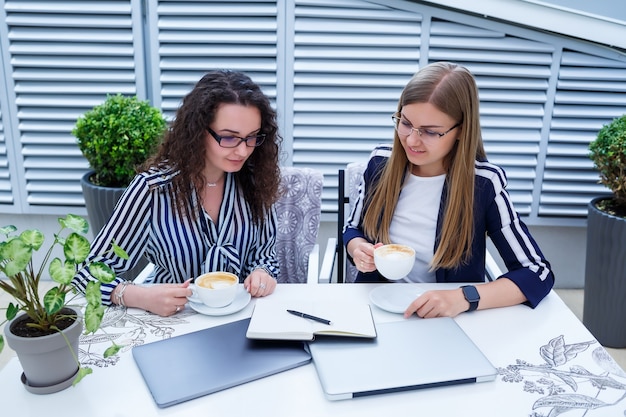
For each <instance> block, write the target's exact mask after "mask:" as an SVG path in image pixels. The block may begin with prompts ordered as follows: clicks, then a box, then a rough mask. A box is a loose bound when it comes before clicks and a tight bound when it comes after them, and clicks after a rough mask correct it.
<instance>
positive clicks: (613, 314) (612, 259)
mask: <svg viewBox="0 0 626 417" xmlns="http://www.w3.org/2000/svg"><path fill="white" fill-rule="evenodd" d="M605 198H607V197H599V198H596V199H594V200H592V201H591V202H590V203H589V206H588V217H587V259H586V265H585V298H584V304H583V324H584V325H585V326H586V327H587V328H588V329H589V331H590V332H591V333H592V334H593V335H594V336H595V338H596V339H598V341H599V342H600V343H601V344H602V345H603V346H608V347H612V348H623V347H626V219H623V218H621V217H615V216H612V215H610V214H607V213H604V212H602V211H600V210H598V209H597V208H596V206H595V203H596V202H598V201H600V200H602V199H605Z"/></svg>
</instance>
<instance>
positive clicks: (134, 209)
mask: <svg viewBox="0 0 626 417" xmlns="http://www.w3.org/2000/svg"><path fill="white" fill-rule="evenodd" d="M174 175H176V173H173V172H171V171H156V170H154V171H150V172H144V173H141V174H138V175H137V176H136V177H135V178H134V179H133V181H132V182H131V183H130V185H129V186H128V188H127V189H126V191H125V192H124V194H123V195H122V197H121V198H120V201H119V202H118V204H117V206H116V207H115V209H114V211H113V214H112V215H111V218H110V219H109V221H108V222H107V224H106V225H105V226H104V227H103V228H102V230H101V231H100V233H99V234H98V235H97V236H96V238H95V239H94V241H93V243H92V245H91V253H90V255H89V258H88V262H89V261H94V260H102V261H104V262H105V263H106V264H107V265H109V266H110V267H111V268H112V269H113V270H114V271H115V272H116V273H117V274H118V275H119V274H121V273H123V272H125V271H127V270H129V269H131V268H132V267H133V266H134V265H135V264H136V263H137V262H138V261H139V259H140V258H141V255H145V257H146V258H147V259H148V260H149V261H150V262H152V263H153V264H154V265H155V271H154V278H153V279H152V282H154V283H182V282H184V281H185V280H186V279H188V278H192V277H196V276H198V275H200V274H202V273H204V272H208V271H216V270H221V271H229V272H233V273H235V274H236V275H238V276H239V279H240V281H243V280H244V279H245V278H246V277H247V276H248V275H249V274H250V273H251V272H252V271H253V270H254V269H257V268H266V269H267V270H268V272H271V274H272V275H273V276H274V277H277V276H278V272H279V266H278V261H277V260H276V251H275V243H276V213H275V211H274V210H273V209H272V212H271V214H270V216H268V218H267V219H266V221H265V222H264V225H263V226H260V225H257V224H254V223H253V222H252V214H251V212H250V208H249V206H248V204H247V203H246V201H245V199H244V196H243V194H242V193H241V192H240V190H239V186H238V185H237V183H236V181H235V178H234V175H233V174H230V173H227V174H226V179H225V185H224V199H223V201H222V205H221V207H220V212H219V218H218V221H217V225H216V223H214V222H213V220H212V219H211V218H210V216H209V215H208V214H207V213H206V211H205V210H202V211H201V214H200V216H199V218H198V219H190V218H187V217H183V218H181V217H180V216H179V215H178V214H177V213H176V211H175V210H174V209H173V208H172V201H173V198H174V193H173V189H172V178H173V176H174ZM193 200H194V202H195V203H197V202H198V196H197V195H196V194H195V193H194V195H193ZM112 239H113V240H114V241H115V243H116V244H117V245H119V246H120V247H122V248H123V249H124V250H125V251H126V252H127V253H128V255H129V259H128V260H124V259H122V258H120V257H118V256H116V255H115V254H114V253H113V252H112V251H111V245H110V243H111V240H112ZM90 280H94V278H93V277H92V276H91V275H90V274H89V268H88V267H85V268H83V269H81V270H80V271H79V272H78V273H77V274H76V276H75V277H74V279H73V284H74V286H75V287H76V288H77V289H78V290H79V291H82V292H84V291H85V288H86V286H87V283H88V282H89V281H90ZM120 282H122V279H121V278H117V279H116V281H114V282H113V283H111V284H108V285H102V297H103V298H102V300H103V303H104V304H105V305H109V304H110V303H111V292H112V291H113V289H114V288H115V287H116V286H117V285H118V284H119V283H120Z"/></svg>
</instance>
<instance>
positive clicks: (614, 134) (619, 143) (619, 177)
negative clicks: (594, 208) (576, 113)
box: [589, 114, 626, 217]
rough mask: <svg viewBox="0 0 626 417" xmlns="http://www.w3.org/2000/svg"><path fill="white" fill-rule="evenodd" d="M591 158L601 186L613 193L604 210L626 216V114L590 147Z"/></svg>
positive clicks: (608, 127) (608, 125)
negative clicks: (598, 174)
mask: <svg viewBox="0 0 626 417" xmlns="http://www.w3.org/2000/svg"><path fill="white" fill-rule="evenodd" d="M589 150H590V154H589V157H590V158H591V160H592V161H593V163H594V165H595V167H596V168H597V169H598V171H599V172H600V183H602V184H604V185H605V186H606V187H608V188H609V189H610V190H611V191H612V192H613V199H609V200H604V201H603V204H604V207H601V206H599V207H598V208H600V209H601V210H604V211H607V212H609V213H611V214H614V215H618V216H622V217H624V216H626V114H625V115H623V116H621V117H619V118H616V119H614V120H613V121H612V122H611V123H609V124H606V125H604V126H603V127H602V129H600V131H599V132H598V136H597V137H596V139H595V140H594V141H593V142H591V144H590V145H589Z"/></svg>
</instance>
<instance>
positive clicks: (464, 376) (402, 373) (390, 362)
mask: <svg viewBox="0 0 626 417" xmlns="http://www.w3.org/2000/svg"><path fill="white" fill-rule="evenodd" d="M376 330H377V332H378V337H377V338H376V339H371V340H370V339H346V338H324V339H322V338H318V339H316V340H315V341H314V342H310V343H309V349H310V351H311V355H312V356H313V363H314V364H315V369H316V371H317V374H318V376H319V379H320V383H321V385H322V388H323V390H324V393H325V394H326V397H327V398H328V399H329V400H343V399H349V398H354V397H362V396H367V395H377V394H384V393H389V392H396V391H406V390H414V389H423V388H433V387H439V386H444V385H453V384H464V383H475V382H484V381H491V380H493V379H495V377H496V369H495V368H494V367H493V365H492V364H491V363H490V362H489V360H488V359H487V358H486V357H485V355H484V354H483V353H482V352H481V351H480V349H478V347H477V346H476V345H475V344H474V342H472V340H471V339H470V338H469V337H468V336H467V334H465V332H464V331H463V329H461V328H460V327H459V326H458V324H457V323H456V322H455V321H454V320H453V319H451V318H448V317H441V318H432V319H420V318H410V319H405V320H402V321H397V322H390V323H380V324H378V323H377V324H376Z"/></svg>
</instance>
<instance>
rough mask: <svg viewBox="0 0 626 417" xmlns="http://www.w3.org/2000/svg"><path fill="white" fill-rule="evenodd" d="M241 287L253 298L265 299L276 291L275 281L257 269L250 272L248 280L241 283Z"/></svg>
mask: <svg viewBox="0 0 626 417" xmlns="http://www.w3.org/2000/svg"><path fill="white" fill-rule="evenodd" d="M243 287H244V288H245V289H246V291H248V292H249V293H250V295H251V296H253V297H265V296H266V295H270V294H271V293H273V292H274V290H275V289H276V280H275V279H274V278H272V277H271V276H269V274H268V273H267V272H266V271H265V270H263V269H261V268H259V269H255V270H254V271H252V273H251V274H250V275H248V278H246V279H245V280H244V281H243Z"/></svg>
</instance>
